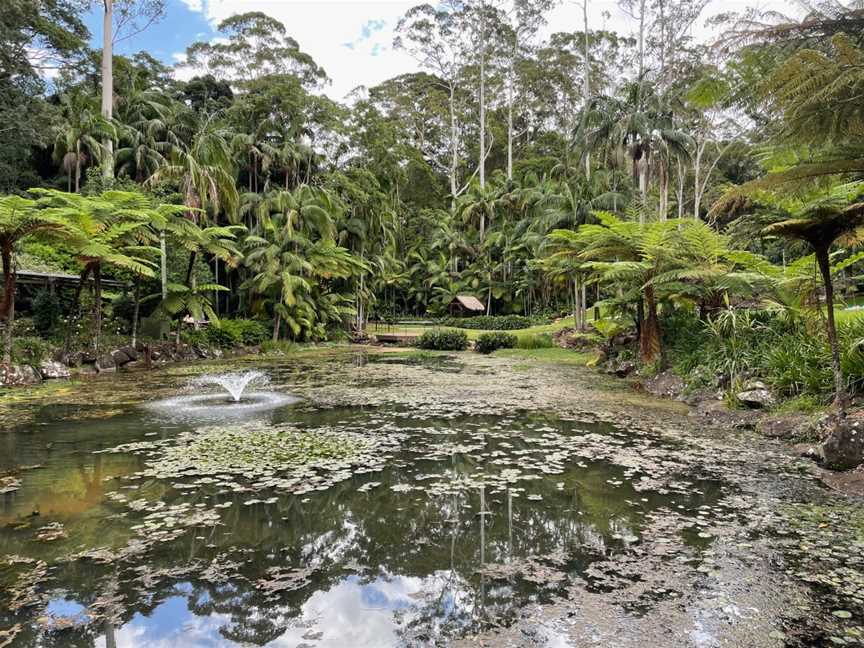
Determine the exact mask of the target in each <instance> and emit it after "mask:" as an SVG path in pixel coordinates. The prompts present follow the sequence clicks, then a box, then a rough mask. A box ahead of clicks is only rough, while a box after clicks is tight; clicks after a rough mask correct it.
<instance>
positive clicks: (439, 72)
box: [393, 0, 468, 200]
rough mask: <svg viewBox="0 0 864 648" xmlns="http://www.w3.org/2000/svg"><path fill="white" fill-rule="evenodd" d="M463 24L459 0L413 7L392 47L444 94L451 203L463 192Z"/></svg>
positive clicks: (465, 60) (464, 55)
mask: <svg viewBox="0 0 864 648" xmlns="http://www.w3.org/2000/svg"><path fill="white" fill-rule="evenodd" d="M463 21H464V5H463V3H462V1H461V0H444V1H443V2H439V3H437V4H436V5H434V6H433V5H431V4H422V5H417V6H415V7H412V8H411V9H409V10H408V11H407V12H406V13H405V15H404V16H403V17H402V18H401V19H400V20H399V23H398V25H397V27H396V34H397V35H396V38H395V40H394V42H393V45H394V47H396V48H397V49H402V50H405V51H406V52H407V53H408V54H409V55H411V56H412V57H413V58H415V59H416V60H417V62H418V63H419V64H420V65H421V66H422V67H423V68H425V69H426V70H429V71H430V72H431V73H432V75H433V76H434V78H436V79H439V80H440V83H441V85H442V87H443V88H444V90H445V91H446V92H447V98H448V99H447V101H448V112H449V118H450V119H449V122H450V123H449V136H448V138H447V140H448V144H449V149H450V161H449V164H448V169H447V172H448V179H449V182H450V197H451V200H455V199H456V198H457V197H458V196H459V195H460V194H461V193H462V191H464V189H462V188H460V186H459V176H458V171H459V162H460V160H459V150H460V145H461V130H460V124H459V118H458V114H459V106H458V105H457V102H458V101H459V95H460V91H461V90H462V85H463V68H464V67H465V65H466V63H467V58H466V56H467V54H468V52H467V51H466V48H465V44H464V36H463V27H464V23H463Z"/></svg>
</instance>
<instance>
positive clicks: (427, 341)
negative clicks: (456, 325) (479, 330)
mask: <svg viewBox="0 0 864 648" xmlns="http://www.w3.org/2000/svg"><path fill="white" fill-rule="evenodd" d="M417 346H418V347H420V348H421V349H429V350H431V351H464V350H465V349H467V348H468V335H467V334H466V333H465V331H454V330H447V329H432V330H429V331H424V333H423V335H421V336H420V337H419V338H418V340H417Z"/></svg>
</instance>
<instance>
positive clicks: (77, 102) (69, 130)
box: [54, 92, 117, 193]
mask: <svg viewBox="0 0 864 648" xmlns="http://www.w3.org/2000/svg"><path fill="white" fill-rule="evenodd" d="M60 102H61V105H62V111H63V117H64V120H65V121H64V124H63V125H62V126H61V128H60V130H59V131H58V132H57V137H56V138H55V140H54V159H55V161H56V162H58V163H59V164H60V166H61V167H62V169H63V170H64V171H65V172H66V185H67V190H68V191H69V192H71V191H72V189H73V186H74V190H75V193H78V192H79V190H80V188H81V169H82V167H83V166H84V165H86V164H88V163H89V162H100V161H101V160H102V153H103V151H104V147H103V145H102V140H105V139H112V140H113V139H116V137H117V129H116V127H115V125H114V124H113V123H112V122H111V121H110V120H107V119H105V118H104V117H103V116H102V115H101V114H100V113H99V109H98V107H97V106H96V105H95V103H94V100H93V98H92V97H89V96H88V95H86V94H84V93H83V92H74V93H67V94H64V95H63V96H62V97H61V98H60Z"/></svg>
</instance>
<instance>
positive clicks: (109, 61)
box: [96, 0, 165, 178]
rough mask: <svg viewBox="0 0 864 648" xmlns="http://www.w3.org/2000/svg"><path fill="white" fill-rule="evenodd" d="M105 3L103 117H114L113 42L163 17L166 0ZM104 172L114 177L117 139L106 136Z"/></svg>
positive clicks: (106, 118) (133, 0)
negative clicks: (115, 143) (115, 140)
mask: <svg viewBox="0 0 864 648" xmlns="http://www.w3.org/2000/svg"><path fill="white" fill-rule="evenodd" d="M96 1H97V2H99V4H101V5H102V8H103V12H102V117H103V118H104V119H105V120H106V121H110V120H111V119H112V118H113V116H114V44H115V42H116V41H117V40H118V39H120V38H128V37H129V36H133V35H135V34H137V33H140V32H141V31H143V30H144V29H146V28H147V27H148V26H149V25H150V24H152V23H153V22H154V21H155V20H157V19H158V18H159V17H161V16H162V14H163V12H164V10H165V0H96ZM103 147H104V153H103V156H102V174H103V175H104V176H105V178H113V177H114V140H113V139H111V138H109V137H106V138H104V139H103Z"/></svg>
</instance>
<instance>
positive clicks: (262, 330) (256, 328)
mask: <svg viewBox="0 0 864 648" xmlns="http://www.w3.org/2000/svg"><path fill="white" fill-rule="evenodd" d="M182 338H183V340H184V341H185V342H186V343H187V344H192V345H200V346H210V347H217V348H219V349H236V348H238V347H241V346H256V345H259V344H262V343H263V342H265V341H267V338H268V331H267V328H266V327H265V326H264V325H263V324H262V323H261V322H258V321H256V320H244V319H221V320H219V321H218V323H213V324H211V325H210V326H205V327H203V328H200V329H198V330H197V331H195V330H189V331H184V332H183V334H182Z"/></svg>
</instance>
